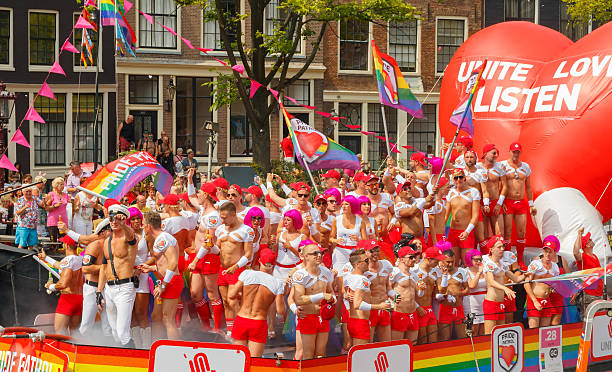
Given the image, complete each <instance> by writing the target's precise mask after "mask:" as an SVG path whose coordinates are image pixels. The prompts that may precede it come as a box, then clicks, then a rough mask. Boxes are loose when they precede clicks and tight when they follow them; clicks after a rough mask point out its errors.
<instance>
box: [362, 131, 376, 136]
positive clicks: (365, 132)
mask: <svg viewBox="0 0 612 372" xmlns="http://www.w3.org/2000/svg"><path fill="white" fill-rule="evenodd" d="M359 132H361V133H362V134H365V135H367V136H371V135H372V134H376V133H374V132H368V131H365V130H360V131H359Z"/></svg>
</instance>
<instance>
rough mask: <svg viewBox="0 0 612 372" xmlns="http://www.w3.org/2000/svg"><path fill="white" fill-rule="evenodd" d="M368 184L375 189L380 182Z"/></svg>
mask: <svg viewBox="0 0 612 372" xmlns="http://www.w3.org/2000/svg"><path fill="white" fill-rule="evenodd" d="M367 186H368V187H370V188H373V189H374V188H377V187H378V182H375V183H368V184H367Z"/></svg>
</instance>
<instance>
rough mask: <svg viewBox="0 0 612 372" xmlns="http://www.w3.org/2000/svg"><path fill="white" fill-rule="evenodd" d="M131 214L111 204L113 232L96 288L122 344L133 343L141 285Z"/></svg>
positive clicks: (110, 212) (117, 337) (124, 208)
mask: <svg viewBox="0 0 612 372" xmlns="http://www.w3.org/2000/svg"><path fill="white" fill-rule="evenodd" d="M129 215H130V212H129V211H128V209H127V207H125V206H123V205H120V204H115V205H111V206H110V207H109V208H108V219H109V220H110V227H111V231H112V232H111V234H110V236H109V237H108V238H107V239H106V240H104V250H103V258H102V266H101V267H100V274H99V275H98V290H97V292H96V302H97V303H98V306H99V308H100V309H102V308H101V306H103V305H105V306H106V316H107V317H108V322H109V323H110V326H111V329H112V330H113V337H114V338H115V341H117V342H119V343H121V345H123V346H126V345H131V346H133V345H134V341H133V340H132V338H131V335H130V331H131V327H130V325H131V320H132V310H133V307H134V300H135V298H136V287H137V286H138V277H137V276H136V275H134V262H135V261H136V253H137V251H138V239H136V234H134V230H132V228H131V227H129V226H127V225H126V223H125V221H126V219H127V218H128V217H129ZM103 292H104V295H103V294H102V293H103Z"/></svg>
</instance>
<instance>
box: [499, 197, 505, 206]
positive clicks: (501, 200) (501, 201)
mask: <svg viewBox="0 0 612 372" xmlns="http://www.w3.org/2000/svg"><path fill="white" fill-rule="evenodd" d="M504 199H506V195H500V196H499V199H498V200H497V205H499V206H501V205H502V204H504Z"/></svg>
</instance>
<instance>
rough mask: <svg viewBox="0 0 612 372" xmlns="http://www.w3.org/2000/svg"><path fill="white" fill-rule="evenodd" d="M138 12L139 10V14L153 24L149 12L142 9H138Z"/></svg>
mask: <svg viewBox="0 0 612 372" xmlns="http://www.w3.org/2000/svg"><path fill="white" fill-rule="evenodd" d="M139 12H140V14H142V16H143V17H145V19H146V20H147V21H149V23H150V24H153V16H152V15H149V14H147V13H145V12H143V11H142V10H139Z"/></svg>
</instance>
